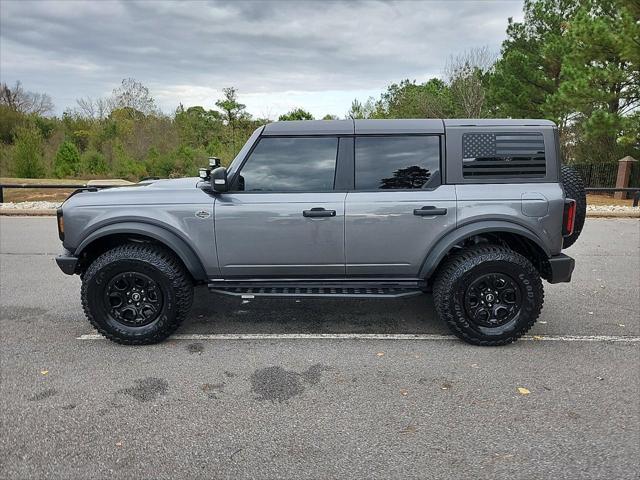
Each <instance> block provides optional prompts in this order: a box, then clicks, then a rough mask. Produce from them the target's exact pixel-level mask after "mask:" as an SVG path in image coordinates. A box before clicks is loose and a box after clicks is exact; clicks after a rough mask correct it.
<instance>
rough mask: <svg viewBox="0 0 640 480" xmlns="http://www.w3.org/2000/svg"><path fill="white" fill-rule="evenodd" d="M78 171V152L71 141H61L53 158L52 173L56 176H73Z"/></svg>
mask: <svg viewBox="0 0 640 480" xmlns="http://www.w3.org/2000/svg"><path fill="white" fill-rule="evenodd" d="M79 171H80V153H79V152H78V148H77V147H76V146H75V144H74V143H73V142H70V141H68V140H66V141H64V142H62V144H61V145H60V148H58V152H57V153H56V156H55V158H54V159H53V173H54V175H55V176H56V177H58V178H65V177H74V176H76V175H77V174H78V173H79Z"/></svg>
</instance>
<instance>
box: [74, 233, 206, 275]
mask: <svg viewBox="0 0 640 480" xmlns="http://www.w3.org/2000/svg"><path fill="white" fill-rule="evenodd" d="M118 234H134V235H141V236H144V237H149V238H152V239H154V240H156V241H157V242H158V243H161V244H162V245H164V246H165V247H167V248H168V249H170V250H171V251H173V252H174V253H175V254H176V255H177V256H178V258H180V260H182V263H184V265H185V267H187V270H188V271H189V273H190V274H191V276H192V277H193V278H194V279H195V280H206V279H207V275H206V273H205V270H204V267H203V265H202V262H201V261H200V258H198V255H196V253H195V252H194V251H193V249H192V248H191V247H190V246H189V244H188V243H187V242H186V241H185V240H183V239H182V238H180V237H179V236H178V235H176V234H175V233H172V232H170V231H169V230H167V229H166V228H163V227H159V226H157V225H152V224H149V223H142V222H119V223H112V224H109V225H105V226H103V227H100V228H98V229H97V230H94V231H93V232H91V233H90V234H89V235H88V236H87V237H86V238H84V239H83V240H82V242H80V245H78V247H77V248H76V249H75V252H74V255H75V256H76V257H79V256H80V255H81V254H82V252H83V251H84V250H85V249H86V248H87V247H88V246H89V245H91V244H92V243H93V242H95V241H96V240H98V239H100V238H104V237H106V236H108V235H118Z"/></svg>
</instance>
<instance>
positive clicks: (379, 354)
mask: <svg viewBox="0 0 640 480" xmlns="http://www.w3.org/2000/svg"><path fill="white" fill-rule="evenodd" d="M376 356H378V357H384V352H378V353H376Z"/></svg>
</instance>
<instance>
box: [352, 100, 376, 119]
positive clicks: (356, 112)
mask: <svg viewBox="0 0 640 480" xmlns="http://www.w3.org/2000/svg"><path fill="white" fill-rule="evenodd" d="M374 111H375V104H374V99H373V97H369V98H368V99H367V101H366V102H365V103H362V102H360V100H358V99H357V98H356V99H354V100H353V102H351V108H349V111H348V112H347V118H354V119H362V118H369V117H371V116H372V115H373V113H374Z"/></svg>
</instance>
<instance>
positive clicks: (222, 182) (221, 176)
mask: <svg viewBox="0 0 640 480" xmlns="http://www.w3.org/2000/svg"><path fill="white" fill-rule="evenodd" d="M211 189H212V190H213V191H214V192H216V193H224V192H226V191H227V169H226V168H224V167H218V168H215V169H213V170H212V171H211Z"/></svg>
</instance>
